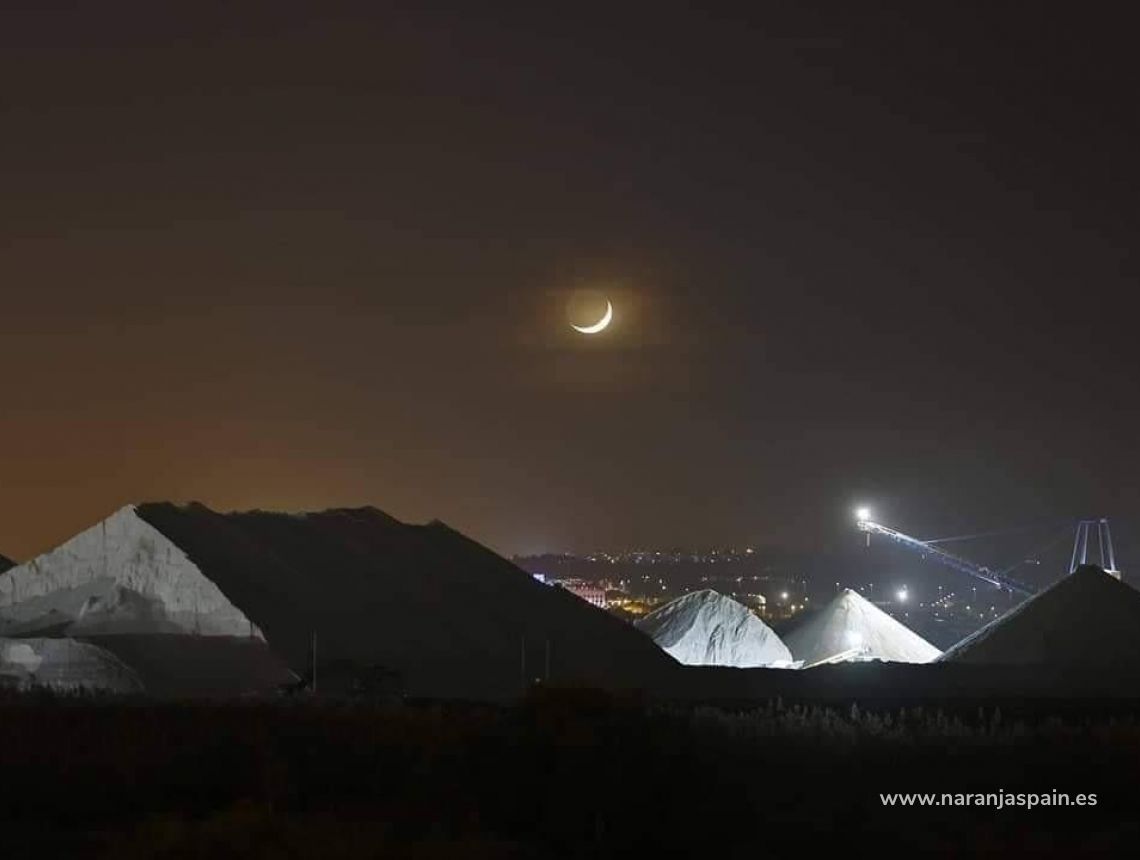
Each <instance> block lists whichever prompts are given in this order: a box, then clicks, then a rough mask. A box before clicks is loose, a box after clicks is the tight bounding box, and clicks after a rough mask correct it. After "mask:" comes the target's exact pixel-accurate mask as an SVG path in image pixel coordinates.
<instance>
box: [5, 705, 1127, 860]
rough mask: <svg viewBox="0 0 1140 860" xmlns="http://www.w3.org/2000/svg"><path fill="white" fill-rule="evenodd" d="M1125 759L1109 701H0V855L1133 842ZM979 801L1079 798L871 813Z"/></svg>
mask: <svg viewBox="0 0 1140 860" xmlns="http://www.w3.org/2000/svg"><path fill="white" fill-rule="evenodd" d="M1138 765H1140V720H1138V719H1137V718H1136V717H1135V716H1134V715H1131V714H1129V713H1128V712H1127V711H1126V710H1124V711H1118V712H1117V713H1104V712H1097V714H1096V715H1095V717H1094V716H1089V715H1082V714H1081V712H1080V709H1077V708H1074V709H1071V711H1070V713H1068V714H1067V715H1066V716H1065V717H1064V718H1060V717H1056V716H1044V715H1036V714H1034V713H1033V712H1032V711H1022V712H1020V713H1016V714H1011V713H1010V712H1009V711H1008V710H1006V711H1003V710H1001V709H998V708H992V707H983V708H977V709H973V708H961V709H959V710H958V711H957V712H954V713H948V712H946V711H942V710H932V709H924V708H904V709H896V710H866V709H861V708H860V707H859V706H856V705H852V706H847V707H843V708H827V707H820V706H811V705H792V704H788V705H785V704H783V703H781V702H779V701H774V702H768V703H765V704H763V705H760V706H756V707H752V708H750V709H747V710H724V709H720V708H712V707H707V706H701V707H684V708H682V707H674V706H666V705H647V704H645V703H644V702H641V701H639V700H637V699H635V698H622V697H614V696H610V695H604V694H600V693H594V692H589V691H553V690H546V691H537V692H535V693H534V694H532V695H531V696H530V697H529V698H528V699H527V700H526V701H524V702H523V703H521V704H518V705H515V706H510V707H493V706H481V705H471V704H417V705H400V706H379V705H366V704H359V703H357V704H350V703H339V704H337V703H318V702H298V703H291V704H268V703H264V704H228V705H210V704H185V705H173V704H155V703H147V702H141V701H140V702H123V701H109V700H92V699H82V698H72V699H58V698H51V697H46V696H14V695H8V696H6V698H4V699H3V700H2V701H0V832H3V834H4V852H5V856H6V857H19V856H37V857H45V856H53V855H55V854H58V853H60V852H62V851H80V852H83V856H114V857H128V858H129V857H198V856H201V857H207V856H208V857H258V856H266V857H268V856H273V857H281V856H284V857H312V856H320V857H322V858H325V860H333V858H338V857H381V856H401V857H425V858H426V857H599V856H600V857H630V856H644V855H645V853H646V852H649V853H651V854H657V855H659V856H670V857H672V856H692V857H709V856H720V857H736V856H745V855H748V856H755V855H757V854H765V855H769V856H770V855H773V854H775V855H777V856H782V855H787V854H790V853H802V851H803V850H805V849H806V848H812V849H813V850H819V849H822V848H839V849H842V850H844V851H845V852H847V853H854V854H862V853H864V852H865V851H875V852H878V851H886V850H888V849H889V848H894V849H899V848H907V849H914V850H924V851H950V850H955V849H960V848H961V847H962V846H970V847H972V848H982V849H984V850H990V851H999V850H1006V851H1017V852H1022V851H1026V850H1033V851H1037V852H1044V853H1053V852H1055V853H1057V854H1062V853H1068V854H1071V853H1072V852H1073V851H1091V850H1102V849H1103V850H1108V849H1114V848H1115V849H1119V848H1122V847H1123V846H1126V845H1130V844H1132V843H1133V842H1134V841H1135V840H1136V838H1137V837H1138V836H1140V829H1138V825H1137V824H1136V823H1134V822H1135V816H1134V815H1132V814H1131V810H1132V807H1133V792H1132V789H1131V786H1133V785H1134V775H1135V774H1136V773H1137V772H1138V770H1137V768H1138ZM999 791H1000V792H1009V793H1016V792H1035V793H1046V792H1053V791H1058V792H1068V793H1070V794H1072V795H1076V794H1077V793H1090V792H1091V793H1096V794H1097V795H1098V798H1097V799H1098V802H1097V805H1096V806H1095V807H1075V806H1074V807H1066V808H1045V807H1042V808H1038V809H1033V810H1028V809H1024V808H1014V809H1001V810H997V809H987V808H982V809H978V808H953V807H951V808H931V809H918V808H908V809H900V808H893V809H890V808H884V807H883V806H882V804H881V802H880V800H879V794H880V793H882V792H938V793H942V792H948V793H977V792H991V793H992V792H999ZM852 840H855V842H854V843H853V842H852ZM856 843H857V844H856Z"/></svg>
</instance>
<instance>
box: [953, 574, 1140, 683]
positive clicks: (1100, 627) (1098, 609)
mask: <svg viewBox="0 0 1140 860" xmlns="http://www.w3.org/2000/svg"><path fill="white" fill-rule="evenodd" d="M940 659H941V660H942V661H946V662H954V663H987V664H1005V665H1022V666H1027V665H1053V666H1089V667H1092V666H1096V667H1097V668H1098V669H1099V668H1101V667H1104V666H1105V665H1106V664H1111V665H1113V666H1117V667H1120V666H1125V665H1127V666H1129V667H1140V592H1138V591H1137V590H1136V589H1135V588H1133V587H1132V586H1130V585H1125V584H1124V583H1123V582H1121V581H1120V580H1118V579H1116V578H1115V577H1113V576H1110V575H1109V574H1107V573H1105V572H1104V571H1103V570H1101V569H1100V568H1099V567H1096V566H1094V565H1084V566H1082V567H1079V568H1078V569H1077V570H1076V572H1075V573H1073V574H1072V575H1071V576H1066V577H1064V578H1062V579H1060V580H1058V581H1057V582H1056V583H1055V584H1053V585H1052V586H1050V587H1049V588H1047V589H1045V590H1044V591H1042V592H1041V593H1040V594H1036V595H1034V596H1033V597H1031V598H1030V599H1029V600H1026V601H1025V602H1024V603H1022V604H1021V605H1020V606H1018V607H1017V608H1015V609H1013V610H1011V611H1009V612H1007V613H1006V614H1005V615H1003V616H1002V617H1001V618H998V619H997V620H996V621H992V622H990V623H989V624H987V625H986V626H985V627H983V628H982V629H981V630H979V631H977V632H976V633H974V634H973V635H971V636H967V637H966V638H965V639H963V640H962V641H961V642H959V643H958V644H957V645H955V646H954V647H953V648H951V649H949V650H948V651H947V652H946V653H945V654H943V655H942V657H941V658H940Z"/></svg>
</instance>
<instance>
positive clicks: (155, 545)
mask: <svg viewBox="0 0 1140 860" xmlns="http://www.w3.org/2000/svg"><path fill="white" fill-rule="evenodd" d="M122 633H183V634H197V635H206V636H253V637H256V638H261V633H260V632H259V631H258V629H257V628H256V627H255V626H254V625H253V623H252V622H251V621H250V620H249V619H248V618H246V616H245V615H244V614H243V613H242V612H241V610H239V609H238V608H237V607H236V606H234V605H233V603H231V602H230V601H229V599H228V598H227V597H226V596H225V595H224V594H223V593H222V591H221V589H219V588H218V587H217V586H216V585H215V584H214V583H213V582H211V581H210V579H208V578H207V577H206V576H205V574H203V573H202V571H201V570H199V569H198V567H197V565H195V564H194V562H192V561H191V560H190V559H189V558H188V557H187V556H186V553H184V552H183V551H182V550H181V549H179V548H178V547H177V546H175V545H174V544H173V543H172V542H171V541H170V540H169V539H168V538H167V537H166V536H165V535H163V534H162V533H161V532H160V531H158V530H157V529H155V528H154V527H153V526H151V525H150V524H148V523H147V522H145V521H144V520H143V519H142V518H141V517H139V515H138V513H137V512H136V511H135V508H134V507H126V508H123V509H122V510H120V511H118V512H117V513H115V514H113V515H111V516H110V517H108V518H107V519H105V520H103V522H101V523H99V524H98V525H96V526H94V527H93V528H90V529H88V530H87V531H85V532H82V533H81V534H78V535H76V536H75V537H73V538H72V539H71V540H69V541H67V543H65V544H63V545H62V546H60V547H58V548H56V549H54V550H52V551H51V552H49V553H47V554H45V555H41V556H40V557H38V558H35V559H32V560H31V561H29V562H27V563H26V564H21V565H18V566H16V567H13V568H12V569H11V570H9V571H7V572H5V573H3V574H0V636H6V635H7V636H11V635H18V636H29V635H35V634H43V635H49V636H76V635H107V634H122Z"/></svg>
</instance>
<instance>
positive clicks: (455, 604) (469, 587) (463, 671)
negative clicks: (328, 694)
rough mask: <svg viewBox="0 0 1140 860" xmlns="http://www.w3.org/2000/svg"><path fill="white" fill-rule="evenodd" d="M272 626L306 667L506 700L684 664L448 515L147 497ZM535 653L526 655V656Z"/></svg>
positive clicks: (152, 519)
mask: <svg viewBox="0 0 1140 860" xmlns="http://www.w3.org/2000/svg"><path fill="white" fill-rule="evenodd" d="M138 513H139V515H140V516H141V517H142V518H143V519H144V520H146V521H147V522H149V523H150V524H151V525H153V526H154V527H155V528H157V529H158V530H159V531H161V532H162V533H163V534H165V535H166V536H167V537H168V538H170V539H171V540H172V541H173V542H174V543H175V544H177V545H178V546H179V547H181V548H182V550H183V551H184V552H186V554H187V555H188V556H189V557H190V558H191V559H192V560H193V561H194V562H195V563H196V564H197V565H198V566H199V567H200V568H201V569H202V571H203V572H204V573H205V574H206V576H208V577H209V578H210V579H212V580H213V581H214V582H215V583H216V584H217V585H218V586H219V587H220V588H221V589H222V591H223V592H225V594H226V595H227V596H228V597H229V599H230V600H232V601H233V602H234V604H235V605H237V606H238V607H239V608H240V609H241V610H242V611H243V612H245V613H246V614H247V615H248V616H249V617H250V618H251V619H252V620H253V621H254V623H256V624H257V625H258V626H259V627H260V628H261V630H262V631H263V632H264V634H265V637H266V639H267V640H268V642H269V644H270V647H271V648H273V650H274V651H275V652H277V653H278V654H279V655H281V657H282V658H284V660H285V661H286V662H287V663H288V664H289V665H290V667H291V668H293V669H294V671H296V672H298V673H300V674H305V673H307V672H308V665H309V660H310V656H309V655H310V647H311V642H312V637H313V635H314V634H316V641H317V655H318V682H319V681H320V678H321V666H324V665H340V666H343V665H345V664H352V665H356V666H359V667H362V668H364V667H383V668H385V669H389V670H395V671H396V672H398V673H399V674H400V676H401V677H402V681H403V685H404V688H405V690H406V691H407V693H408V694H409V695H430V696H449V697H471V698H500V697H509V696H513V695H516V694H518V693H519V692H520V691H521V690H522V689H523V685H524V671H523V665H524V659H525V677H526V679H529V680H533V679H535V678H538V677H541V676H543V675H544V674H545V671H546V668H545V667H546V662H547V643H548V642H549V654H550V656H549V663H550V679H551V681H553V682H557V683H576V682H583V683H589V684H595V685H602V686H607V687H615V688H627V689H629V688H638V689H660V688H661V687H662V686H666V685H668V683H669V681H670V680H671V678H672V677H673V675H674V673H675V672H676V671H677V669H678V666H677V664H676V663H675V662H674V661H673V660H672V659H671V658H670V657H668V656H667V655H666V654H665V653H664V652H662V651H661V650H660V649H658V647H657V646H656V645H655V644H654V643H653V642H652V641H651V640H650V639H649V638H648V637H646V636H644V635H643V634H641V633H640V632H638V631H637V630H635V629H633V628H631V627H629V626H627V625H626V624H624V623H623V622H621V621H619V620H618V619H616V618H614V617H612V616H610V615H609V614H608V613H606V612H604V611H602V610H599V609H596V608H595V607H593V606H590V605H589V604H587V603H585V602H584V601H582V600H579V599H578V598H577V597H575V596H574V595H572V594H569V593H567V592H564V591H562V590H560V589H557V588H551V587H549V586H546V585H543V584H541V583H539V582H536V581H535V580H534V579H533V578H532V577H531V576H530V575H529V574H527V573H525V572H524V571H522V570H520V569H519V568H517V567H515V566H514V565H513V564H511V563H510V562H508V561H506V560H505V559H503V558H501V557H499V556H498V555H496V554H495V553H493V552H491V551H490V550H488V549H486V548H485V547H483V546H481V545H479V544H477V543H475V542H474V541H472V540H470V539H468V538H466V537H464V536H463V535H462V534H460V533H458V532H456V531H454V530H452V529H450V528H448V527H447V526H445V525H443V524H442V523H431V524H429V525H424V526H416V525H407V524H404V523H401V522H399V521H398V520H395V519H393V518H392V517H389V516H387V515H386V514H384V513H382V512H380V511H378V510H376V509H374V508H360V509H352V510H331V511H325V512H321V513H313V514H300V515H290V514H279V513H265V512H259V511H255V512H250V513H237V514H218V513H215V512H214V511H211V510H209V509H208V508H206V507H204V506H202V505H190V506H185V507H181V506H176V505H172V504H166V503H159V504H148V505H141V506H140V507H139V508H138ZM524 652H525V658H524Z"/></svg>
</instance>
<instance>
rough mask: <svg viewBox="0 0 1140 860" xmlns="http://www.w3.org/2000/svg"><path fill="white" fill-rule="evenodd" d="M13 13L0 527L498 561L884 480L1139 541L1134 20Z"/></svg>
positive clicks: (922, 502) (657, 531) (611, 13)
mask: <svg viewBox="0 0 1140 860" xmlns="http://www.w3.org/2000/svg"><path fill="white" fill-rule="evenodd" d="M24 5H25V6H26V7H27V8H25V9H24V10H21V11H16V10H14V9H13V8H12V7H11V6H10V5H9V4H5V10H4V12H3V15H2V20H0V79H2V80H3V82H4V84H3V87H2V89H0V109H2V117H3V122H2V125H0V181H2V186H0V187H2V194H0V294H2V299H3V303H2V305H0V311H2V325H3V337H2V339H0V393H2V397H0V552H3V553H5V554H7V555H10V556H15V557H18V558H22V557H27V556H28V555H30V554H33V553H35V552H39V551H42V550H44V549H46V548H48V547H49V546H51V545H53V544H54V543H56V542H58V541H60V540H63V539H65V538H66V537H68V536H69V535H71V534H72V533H74V532H75V531H77V530H78V529H80V528H82V527H85V526H87V525H89V524H91V523H93V522H95V521H97V520H98V519H100V518H102V517H103V516H105V515H106V514H107V513H109V512H110V511H111V510H113V509H115V508H117V507H119V506H121V505H122V504H125V503H127V502H131V501H143V500H148V499H173V500H176V501H184V500H190V499H197V500H201V501H203V502H205V503H207V504H210V505H211V506H214V507H218V508H221V509H232V508H249V507H263V508H283V509H290V510H293V509H309V508H323V507H329V506H345V505H359V504H374V505H376V506H378V507H380V508H382V509H384V510H386V511H388V512H389V513H391V514H393V515H395V516H398V517H400V518H402V519H409V520H414V521H422V520H427V519H431V518H440V519H443V520H445V521H447V522H448V523H449V524H451V525H453V526H455V527H457V528H459V529H461V530H463V531H466V532H468V533H469V534H471V535H472V536H473V537H475V538H477V539H479V540H482V541H484V542H486V543H488V544H490V545H491V546H493V547H495V548H496V549H498V550H500V551H503V552H508V553H510V552H534V551H538V550H543V549H549V550H560V549H571V550H574V549H576V550H590V549H604V548H610V549H620V548H625V547H632V546H645V545H654V546H676V545H700V546H707V545H711V544H734V543H735V544H738V545H739V544H742V543H745V542H748V543H773V544H782V545H788V546H797V547H812V546H819V545H825V544H828V543H829V542H831V543H833V542H835V541H837V540H841V539H850V540H856V541H857V540H858V539H859V538H858V537H857V536H856V535H855V534H854V531H853V529H852V528H851V523H850V509H851V508H852V507H853V505H854V504H855V503H857V502H866V503H867V504H870V505H871V506H872V507H873V508H874V509H875V510H876V513H877V515H878V517H879V518H880V519H881V520H882V521H884V522H886V523H889V524H892V525H896V526H898V527H900V528H904V529H905V530H908V531H912V532H914V533H917V534H920V535H924V536H934V535H938V534H954V533H957V532H960V531H963V530H968V529H970V528H978V529H983V528H999V527H1002V526H1013V525H1021V524H1024V523H1032V522H1035V521H1039V520H1053V519H1058V518H1060V519H1064V518H1066V517H1070V516H1071V517H1079V516H1085V515H1091V514H1107V515H1109V516H1111V517H1113V522H1114V531H1115V532H1116V534H1117V535H1118V538H1119V540H1120V543H1121V546H1120V547H1119V549H1121V550H1122V555H1123V556H1124V557H1123V558H1122V559H1121V565H1122V567H1124V569H1125V570H1126V571H1128V570H1129V567H1130V565H1131V566H1133V567H1134V566H1135V565H1136V564H1140V560H1136V559H1135V557H1133V558H1129V557H1128V556H1127V554H1126V553H1127V550H1126V547H1127V546H1129V545H1132V546H1140V539H1138V536H1140V482H1138V480H1137V476H1138V472H1140V462H1138V459H1140V455H1138V454H1137V450H1136V448H1137V443H1136V440H1137V438H1138V436H1140V413H1138V410H1137V406H1136V405H1135V404H1136V382H1135V380H1136V376H1137V369H1138V367H1140V349H1138V348H1137V345H1136V334H1135V332H1136V328H1137V319H1138V317H1137V314H1136V300H1135V298H1134V296H1135V291H1136V286H1137V274H1138V258H1137V254H1136V250H1135V249H1136V246H1137V228H1138V226H1140V217H1138V216H1140V212H1138V200H1140V197H1138V192H1140V165H1138V162H1140V127H1138V121H1137V110H1136V99H1137V81H1138V80H1140V74H1138V68H1137V65H1138V63H1137V61H1136V51H1135V39H1134V30H1133V28H1132V27H1131V25H1130V22H1129V21H1128V20H1127V19H1126V18H1124V17H1123V16H1121V17H1119V18H1115V19H1114V18H1112V17H1101V16H1100V15H1101V14H1102V13H1098V12H1096V11H1095V10H1094V9H1093V7H1089V6H1087V5H1085V4H1067V5H1066V6H1065V7H1060V6H1058V7H1057V9H1058V10H1060V9H1062V8H1063V9H1066V10H1068V11H1067V12H1065V13H1064V14H1062V13H1060V12H1056V13H1055V12H1053V11H1050V10H1049V7H1048V6H1046V5H1043V4H1040V3H1005V4H992V3H986V4H979V5H977V6H974V7H972V6H971V5H970V4H967V3H953V4H951V3H944V4H914V3H902V2H900V3H895V4H878V3H874V4H871V3H850V2H846V3H836V4H834V5H833V6H831V7H828V6H826V5H820V4H813V6H814V10H813V11H805V10H804V9H803V7H804V6H805V5H807V4H803V3H755V4H750V5H749V6H747V7H740V10H737V11H731V10H728V9H726V10H723V11H721V12H717V13H714V12H711V11H704V12H697V11H692V10H684V9H682V8H680V7H677V6H674V5H671V4H652V6H650V5H647V4H638V5H639V6H643V7H644V8H645V9H650V8H653V11H652V12H646V11H640V12H634V11H629V12H621V11H617V10H615V8H614V7H612V6H611V7H610V8H608V9H606V10H604V11H599V12H598V13H597V14H594V13H592V12H589V11H585V10H584V8H583V6H582V5H581V4H576V5H575V6H570V7H567V10H573V11H565V12H559V11H555V9H556V7H555V6H552V5H550V4H525V5H523V4H520V5H518V6H517V7H511V6H499V7H497V8H496V7H494V6H493V4H489V3H488V4H466V5H467V6H468V9H467V10H466V11H459V12H456V11H452V12H443V11H438V10H437V11H432V12H426V11H424V12H416V11H408V10H406V9H399V8H392V9H389V8H386V4H384V3H379V2H374V3H366V4H365V3H361V4H335V3H334V4H315V3H314V4H305V6H304V7H302V6H301V5H300V4H291V3H282V2H275V3H266V4H257V3H236V4H228V7H229V8H225V9H224V10H223V7H222V6H221V5H219V6H218V7H217V8H213V7H211V4H195V5H194V6H193V7H188V8H189V9H191V11H184V12H176V11H174V9H175V6H174V5H173V4H165V3H145V4H142V3H140V4H130V5H127V4H115V3H99V4H96V3H83V4H79V3H75V4H58V5H56V8H55V9H54V10H52V11H46V10H45V9H44V7H45V5H49V4H42V3H34V4H33V3H28V4H24ZM52 5H55V4H52ZM919 5H922V6H924V7H929V6H934V5H937V6H938V7H939V9H940V10H941V11H940V12H934V11H932V10H931V9H924V10H922V11H918V10H916V8H915V7H917V6H919ZM993 6H1001V8H1002V11H1000V12H997V11H995V10H994V9H992V8H991V7H993ZM70 7H74V8H70ZM856 7H859V8H858V11H856ZM631 8H632V7H631ZM741 10H744V11H741ZM916 15H917V16H919V17H916ZM1075 15H1079V17H1073V16H1075ZM577 290H591V291H595V293H597V292H601V293H602V294H604V295H606V296H608V297H609V298H610V299H611V300H612V301H613V303H614V306H615V314H616V316H615V322H614V324H613V325H612V326H611V328H610V329H609V330H607V331H606V332H604V333H603V334H601V335H598V336H596V337H592V338H586V337H583V336H580V335H576V334H575V333H574V332H572V331H571V330H570V329H569V326H568V318H567V305H568V302H571V301H572V300H573V299H574V298H575V296H577V295H578V293H576V291H577Z"/></svg>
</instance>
